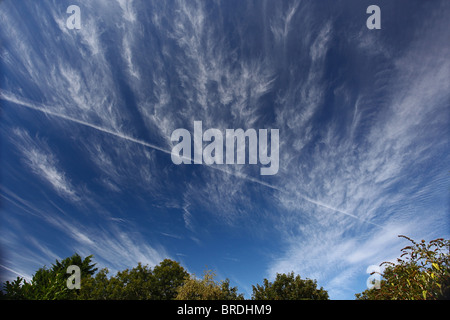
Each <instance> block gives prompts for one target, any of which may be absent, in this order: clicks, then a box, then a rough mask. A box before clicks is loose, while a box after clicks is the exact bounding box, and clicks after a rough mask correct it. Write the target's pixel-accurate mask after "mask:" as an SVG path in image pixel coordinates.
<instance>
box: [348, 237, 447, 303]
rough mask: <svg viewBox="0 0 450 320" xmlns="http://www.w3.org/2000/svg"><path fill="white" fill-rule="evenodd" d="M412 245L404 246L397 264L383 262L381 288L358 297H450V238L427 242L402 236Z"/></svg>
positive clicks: (376, 298)
mask: <svg viewBox="0 0 450 320" xmlns="http://www.w3.org/2000/svg"><path fill="white" fill-rule="evenodd" d="M399 237H402V238H405V239H407V240H408V241H410V242H411V243H412V244H411V245H409V246H406V247H404V248H403V249H401V251H402V254H401V255H400V258H397V263H392V262H383V263H382V264H381V266H386V267H385V269H384V271H383V272H382V274H381V276H382V279H381V282H380V287H379V289H376V288H372V289H367V290H365V291H363V292H362V293H357V294H356V295H355V296H356V299H358V300H436V299H450V240H445V239H442V238H439V239H435V240H432V241H430V242H428V243H427V242H425V240H422V241H420V242H415V241H414V240H412V239H410V238H408V237H406V236H403V235H400V236H399Z"/></svg>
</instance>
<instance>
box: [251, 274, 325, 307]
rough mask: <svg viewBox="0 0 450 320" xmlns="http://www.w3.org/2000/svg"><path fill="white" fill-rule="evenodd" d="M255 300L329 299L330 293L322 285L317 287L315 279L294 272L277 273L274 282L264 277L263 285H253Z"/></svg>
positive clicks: (253, 297)
mask: <svg viewBox="0 0 450 320" xmlns="http://www.w3.org/2000/svg"><path fill="white" fill-rule="evenodd" d="M252 299H254V300H328V293H327V291H325V290H324V289H323V288H322V287H321V288H320V289H317V282H316V281H315V280H310V279H306V280H303V279H301V278H300V276H299V275H297V276H295V275H294V272H291V273H288V274H280V273H277V276H276V279H275V281H274V282H273V283H272V282H270V281H269V280H267V279H264V281H263V285H259V284H257V285H256V286H253V295H252Z"/></svg>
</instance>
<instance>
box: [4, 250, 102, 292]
mask: <svg viewBox="0 0 450 320" xmlns="http://www.w3.org/2000/svg"><path fill="white" fill-rule="evenodd" d="M91 259H92V256H88V257H86V258H85V259H82V258H81V257H80V256H79V255H78V254H74V255H73V256H71V257H69V258H65V259H64V260H62V261H58V260H56V262H55V263H54V264H53V265H52V267H51V268H50V269H47V268H46V267H45V266H44V267H43V268H40V269H39V270H38V271H37V272H36V273H35V274H34V275H33V277H32V279H31V282H27V281H26V280H25V279H23V278H20V277H17V279H16V280H14V281H12V282H9V281H6V283H5V285H4V289H5V292H6V294H4V296H3V298H4V299H15V300H24V299H27V300H60V299H76V298H77V295H78V294H79V292H78V291H77V290H69V289H68V288H67V278H68V277H69V276H70V275H69V274H67V273H66V270H67V268H68V267H69V266H70V265H77V266H79V267H80V270H81V281H83V278H89V277H91V276H92V275H93V274H94V273H95V271H97V268H94V266H95V264H91Z"/></svg>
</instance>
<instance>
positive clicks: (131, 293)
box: [80, 259, 189, 300]
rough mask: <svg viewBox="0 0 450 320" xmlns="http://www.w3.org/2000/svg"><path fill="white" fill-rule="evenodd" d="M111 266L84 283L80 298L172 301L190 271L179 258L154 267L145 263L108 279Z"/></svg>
mask: <svg viewBox="0 0 450 320" xmlns="http://www.w3.org/2000/svg"><path fill="white" fill-rule="evenodd" d="M108 273H109V271H108V269H102V270H100V272H99V273H97V274H96V275H95V277H92V278H90V279H87V280H86V281H85V282H84V283H82V286H81V287H82V290H81V295H80V298H82V299H93V300H171V299H174V298H175V296H176V294H177V288H178V287H179V286H181V285H182V284H183V283H184V281H185V280H186V279H188V277H189V274H188V273H187V271H186V270H185V269H184V268H183V267H182V266H180V264H179V263H178V262H176V261H172V260H169V259H165V260H163V261H162V262H161V263H160V264H159V265H157V266H155V267H154V268H153V270H152V269H151V268H149V267H148V266H143V265H142V264H141V263H139V264H138V265H137V267H135V268H133V269H131V270H129V269H125V270H123V271H119V272H117V274H116V275H115V276H112V277H111V278H108Z"/></svg>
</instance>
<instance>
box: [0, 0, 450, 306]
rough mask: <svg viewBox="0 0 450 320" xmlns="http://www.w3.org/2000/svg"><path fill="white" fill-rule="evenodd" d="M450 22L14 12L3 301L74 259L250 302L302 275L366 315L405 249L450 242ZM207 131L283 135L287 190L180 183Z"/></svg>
mask: <svg viewBox="0 0 450 320" xmlns="http://www.w3.org/2000/svg"><path fill="white" fill-rule="evenodd" d="M70 5H76V6H78V8H79V9H80V10H79V16H74V14H75V12H74V11H69V13H68V12H67V8H68V7H69V6H70ZM370 5H377V6H378V7H379V8H380V15H379V21H380V27H381V29H370V28H368V26H367V23H366V22H367V20H368V19H369V18H370V17H371V13H367V12H366V10H367V8H368V7H369V6H370ZM78 17H79V21H78V22H79V28H76V27H75V28H73V27H74V25H70V24H69V25H68V23H67V22H68V20H69V21H76V20H73V19H75V18H78ZM449 17H450V3H449V2H448V1H445V0H441V1H439V0H434V1H418V0H408V1H406V0H396V1H384V0H376V1H365V0H340V1H336V0H322V1H312V0H303V1H300V0H292V1H280V0H253V1H252V0H245V1H241V0H239V1H238V0H227V1H220V0H215V1H206V0H203V1H193V0H190V1H183V0H170V1H160V0H158V1H137V0H134V1H132V0H130V1H126V0H116V1H112V0H95V1H75V0H70V1H65V0H63V1H59V0H58V1H56V0H54V1H50V0H48V1H46V0H39V1H31V0H23V1H13V0H3V1H1V2H0V23H1V28H0V41H1V47H0V50H1V51H0V163H1V176H0V278H1V282H4V281H6V280H12V279H15V278H16V277H17V276H21V277H24V278H25V279H30V278H31V277H32V275H33V274H34V272H35V271H36V270H37V269H39V268H40V267H42V266H44V265H46V266H50V265H51V264H52V263H54V262H55V260H56V259H58V260H61V259H63V258H65V257H68V256H71V255H72V254H74V253H75V252H76V253H78V254H80V255H82V256H87V255H91V254H92V255H94V258H93V259H94V262H96V263H97V266H98V267H101V268H103V267H107V268H108V269H109V270H110V271H111V273H112V274H114V273H115V272H117V271H119V270H124V269H126V268H133V267H134V266H136V265H137V263H138V262H141V263H143V264H148V265H149V266H155V265H157V264H158V263H159V262H161V261H162V260H163V259H166V258H168V259H173V260H176V261H178V262H180V264H181V265H182V266H183V267H185V268H186V270H188V271H189V272H190V273H193V274H196V275H201V274H202V273H203V271H204V270H206V269H212V270H215V271H216V273H217V277H218V279H226V278H228V279H229V280H230V282H231V284H232V285H233V286H237V287H238V290H239V292H241V293H244V294H245V296H246V298H250V297H251V294H252V285H256V284H257V283H258V284H261V283H262V281H263V279H264V278H268V279H269V280H273V279H274V278H275V276H276V274H277V273H287V272H291V271H293V272H294V273H296V274H299V275H300V276H301V278H302V279H306V278H308V279H314V280H316V281H317V284H318V286H319V287H323V288H324V289H325V290H327V291H328V293H329V296H330V298H331V299H354V298H355V296H354V295H355V293H359V292H362V291H363V290H365V289H366V288H367V284H366V281H367V279H368V277H369V274H368V273H367V270H368V268H370V266H373V265H379V264H380V263H381V262H383V261H394V260H395V259H396V258H397V257H399V255H400V253H401V252H400V249H401V248H403V247H405V246H406V245H408V244H409V243H408V242H407V241H406V240H405V239H403V238H399V237H398V235H406V236H408V237H410V238H412V239H416V240H420V239H425V240H427V241H429V240H432V239H435V238H439V237H443V238H447V239H448V238H449V236H450V211H449V204H450V200H449V195H450V194H449V192H450V147H449V137H450V135H449V128H450V59H449V58H448V57H449V56H450V42H449V41H448V40H449V39H450V20H449V19H448V18H449ZM71 19H72V20H71ZM69 27H70V28H69ZM194 121H201V122H202V127H203V131H206V130H207V129H217V130H216V131H215V132H221V133H223V134H224V137H225V132H226V130H227V129H235V130H237V129H243V130H248V129H254V130H256V132H260V131H259V130H260V129H267V130H268V131H270V130H272V129H277V130H278V132H279V145H278V154H279V168H278V171H277V172H276V173H275V174H272V175H261V174H260V169H261V168H262V167H264V164H263V162H262V161H260V160H261V159H259V160H258V162H257V163H256V164H251V163H250V161H249V160H248V159H247V160H246V161H245V163H243V164H237V163H231V164H230V163H228V164H217V163H213V164H206V163H200V164H185V163H182V164H175V163H174V161H173V160H172V155H171V153H172V149H173V148H174V147H175V146H176V145H177V143H178V142H179V141H178V140H174V139H172V133H173V132H174V131H175V130H176V129H180V128H181V129H185V130H187V131H188V132H190V133H191V134H192V135H193V133H194ZM270 137H272V136H270ZM216 138H217V137H216ZM258 139H259V141H261V136H260V135H259V136H258ZM214 141H217V140H216V139H215V140H214ZM200 143H201V141H200ZM209 143H210V142H208V141H204V142H203V145H198V144H194V141H192V148H194V147H195V146H197V147H198V148H200V149H199V150H201V147H206V146H207V145H209ZM248 144H250V142H249V143H248ZM189 145H190V144H189ZM269 145H270V144H269ZM225 147H226V146H224V148H225ZM244 147H245V146H244ZM248 147H249V146H248V145H247V149H249V148H248ZM272 147H276V146H275V145H272ZM272 147H271V150H272ZM216 150H218V149H216ZM259 150H261V148H260V149H259ZM273 150H275V149H273ZM223 151H224V152H225V150H223ZM266 151H267V150H266ZM273 154H275V153H273ZM248 156H249V155H248ZM187 160H190V158H189V157H188V159H187Z"/></svg>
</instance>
